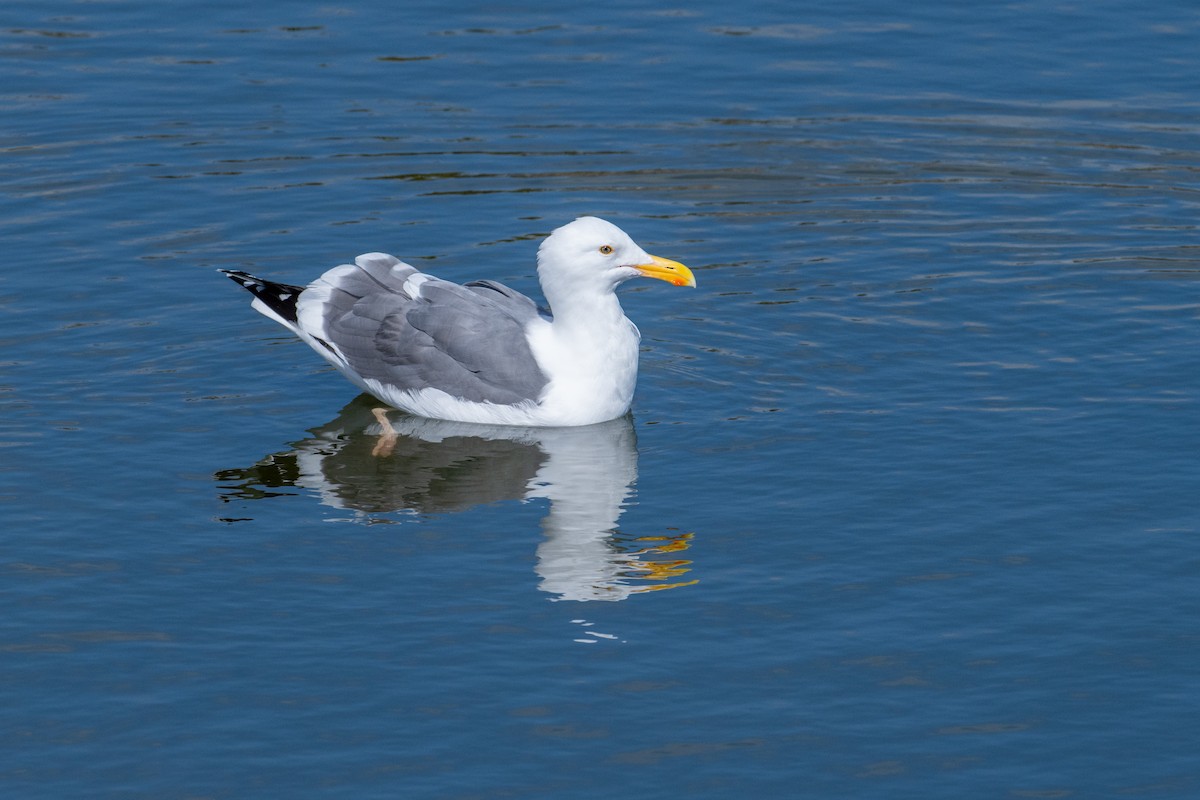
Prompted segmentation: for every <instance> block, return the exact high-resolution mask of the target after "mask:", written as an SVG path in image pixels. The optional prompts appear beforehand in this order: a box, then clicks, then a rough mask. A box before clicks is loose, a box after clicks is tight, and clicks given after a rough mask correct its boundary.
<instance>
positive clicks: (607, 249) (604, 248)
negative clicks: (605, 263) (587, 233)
mask: <svg viewBox="0 0 1200 800" xmlns="http://www.w3.org/2000/svg"><path fill="white" fill-rule="evenodd" d="M612 251H613V249H612V245H611V244H602V245H600V252H601V253H604V255H606V256H610V255H612Z"/></svg>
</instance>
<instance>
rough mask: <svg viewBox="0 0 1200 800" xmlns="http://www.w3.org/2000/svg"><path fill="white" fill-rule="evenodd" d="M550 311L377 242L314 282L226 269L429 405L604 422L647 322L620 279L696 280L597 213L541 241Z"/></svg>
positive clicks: (366, 377) (423, 411)
mask: <svg viewBox="0 0 1200 800" xmlns="http://www.w3.org/2000/svg"><path fill="white" fill-rule="evenodd" d="M537 271H538V280H539V282H540V283H541V286H542V293H543V294H544V295H545V299H546V302H547V304H548V305H549V307H550V310H549V312H548V313H543V312H541V311H539V309H538V306H537V304H536V303H535V302H534V301H533V300H531V299H529V298H528V297H526V296H525V295H523V294H520V293H519V292H516V291H514V290H512V289H510V288H508V287H507V286H504V285H503V284H501V283H497V282H496V281H491V280H478V281H471V282H469V283H465V284H461V285H460V284H457V283H452V282H450V281H446V280H442V279H440V278H436V277H434V276H432V275H428V274H426V273H423V272H420V271H418V270H417V269H416V268H415V267H413V266H411V265H409V264H405V263H404V262H403V261H400V260H399V259H397V258H396V257H394V256H390V255H387V254H385V253H366V254H364V255H361V256H359V257H358V258H356V259H355V260H354V263H353V264H342V265H341V266H337V267H334V268H333V269H331V270H329V271H328V272H326V273H325V274H324V275H322V276H321V277H320V278H318V279H317V280H315V281H313V282H312V283H310V284H309V285H308V286H293V285H289V284H283V283H275V282H273V281H266V280H263V279H261V278H257V277H255V276H253V275H250V274H248V273H246V272H241V271H237V270H221V272H223V273H225V274H226V275H228V276H229V277H230V278H231V279H233V280H234V281H237V282H238V283H239V284H241V285H242V286H244V287H245V288H246V289H248V290H249V291H250V292H251V293H252V294H253V295H254V301H253V302H252V303H251V307H253V308H254V309H255V310H256V311H258V312H259V313H261V314H263V315H265V316H267V317H270V318H271V319H273V320H275V321H276V322H278V323H280V324H281V325H283V326H284V327H285V328H287V329H288V330H290V331H292V332H293V333H295V334H296V335H297V336H299V337H300V339H301V340H303V341H304V342H305V343H306V344H308V345H309V346H310V347H312V349H313V350H315V351H316V352H317V353H319V354H320V355H321V356H322V357H323V358H324V359H325V360H326V361H328V362H329V363H330V364H332V365H333V366H334V367H335V368H337V370H338V371H339V372H341V373H342V374H343V375H345V376H346V377H347V378H348V379H349V380H350V381H351V382H352V383H354V384H355V385H356V386H358V387H359V388H361V389H362V390H364V391H366V392H367V393H369V394H371V395H372V396H374V397H375V398H376V399H378V400H380V401H381V402H383V403H385V404H387V405H389V406H392V407H394V408H398V409H401V410H403V411H407V412H409V413H410V414H415V415H417V416H421V417H429V418H433V419H441V420H450V421H454V422H473V423H483V424H490V425H526V426H542V427H567V426H577V425H592V424H595V423H598V422H604V421H607V420H610V419H615V418H617V417H620V416H622V415H623V414H625V413H626V412H627V411H628V410H629V407H630V404H631V403H632V401H633V391H634V386H635V384H636V383H637V365H638V343H639V341H640V340H641V334H640V333H639V332H638V329H637V326H635V325H634V324H633V323H632V322H630V321H629V319H628V318H627V317H626V316H625V312H624V310H622V308H621V303H620V301H619V300H618V299H617V295H616V288H617V287H618V286H620V285H621V284H622V283H624V282H625V281H627V280H629V279H631V278H637V277H647V278H657V279H659V280H664V281H667V282H669V283H672V284H674V285H676V286H693V287H694V286H695V285H696V278H695V276H694V275H693V274H692V271H691V270H690V269H688V268H687V267H685V266H684V265H683V264H680V263H679V262H677V261H671V260H669V259H666V258H659V257H658V256H652V255H650V254H649V253H647V252H646V251H645V250H643V249H642V248H641V247H639V246H638V245H637V244H636V243H635V242H634V241H633V239H631V238H630V237H629V235H628V234H627V233H625V232H624V231H623V230H621V229H620V228H618V227H617V226H616V225H613V224H612V223H611V222H607V221H605V220H602V219H599V218H597V217H580V218H579V219H576V220H575V221H574V222H570V223H568V224H566V225H563V226H562V227H560V228H558V229H556V230H554V231H553V232H552V233H551V234H550V235H549V236H548V237H547V238H546V239H545V240H543V241H542V243H541V245H540V246H539V247H538V253H537Z"/></svg>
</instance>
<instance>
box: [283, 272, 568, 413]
mask: <svg viewBox="0 0 1200 800" xmlns="http://www.w3.org/2000/svg"><path fill="white" fill-rule="evenodd" d="M537 314H538V312H537V306H536V305H535V304H534V303H533V301H532V300H530V299H529V298H528V297H525V296H524V295H522V294H520V293H518V292H515V291H513V290H512V289H509V288H508V287H506V286H504V285H502V284H499V283H495V282H493V281H474V282H471V283H468V284H466V285H462V286H460V285H459V284H456V283H451V282H449V281H444V280H440V279H438V278H434V277H432V276H429V275H425V274H422V273H420V272H418V271H417V270H416V269H415V268H413V267H411V266H409V265H408V264H404V263H403V262H401V261H399V260H397V259H395V258H393V257H392V256H386V255H383V254H380V253H369V254H367V255H363V256H359V257H358V258H357V259H355V264H354V265H344V266H341V267H337V268H335V269H333V270H330V271H329V272H327V273H325V275H323V276H322V277H321V278H320V279H319V280H318V281H317V282H315V283H314V284H313V285H312V286H311V287H310V288H309V289H308V290H306V291H305V292H304V294H303V295H302V296H301V299H300V314H299V317H300V324H301V326H302V327H304V328H305V330H306V331H307V332H309V333H310V334H311V335H313V336H315V337H317V338H318V339H321V340H323V341H324V342H325V343H327V345H326V346H329V345H332V348H331V349H336V350H337V351H338V354H339V355H340V356H341V357H342V359H344V360H345V362H346V364H347V366H348V367H349V368H350V369H351V370H353V371H354V372H356V373H357V374H358V375H360V376H362V377H363V378H368V379H373V380H376V381H379V382H380V383H383V384H387V385H391V386H395V387H397V388H399V389H408V390H420V389H428V388H433V389H440V390H442V391H444V392H446V393H447V394H449V395H452V396H454V397H460V398H462V399H464V400H470V401H474V402H490V403H497V404H502V405H511V404H515V403H520V402H523V401H529V400H536V399H537V398H538V396H539V395H540V394H541V392H542V389H543V388H544V387H545V385H546V382H547V380H546V376H545V375H544V374H543V373H542V371H541V368H539V367H538V364H537V361H536V360H535V359H534V357H533V352H532V351H531V350H530V348H529V342H528V340H527V339H526V336H525V328H526V326H527V324H528V323H529V322H530V321H531V320H533V319H534V318H535V317H537Z"/></svg>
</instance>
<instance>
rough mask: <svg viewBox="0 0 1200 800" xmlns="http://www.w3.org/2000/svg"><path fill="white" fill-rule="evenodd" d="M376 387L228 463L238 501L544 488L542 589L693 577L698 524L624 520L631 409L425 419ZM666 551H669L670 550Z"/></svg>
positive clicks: (228, 484) (345, 504)
mask: <svg viewBox="0 0 1200 800" xmlns="http://www.w3.org/2000/svg"><path fill="white" fill-rule="evenodd" d="M377 405H378V404H377V402H376V401H374V400H372V399H371V398H368V397H366V396H365V395H364V396H362V397H360V398H358V399H356V400H354V401H353V402H351V403H350V404H349V405H347V406H346V407H345V408H344V409H342V411H341V413H339V414H338V416H337V418H336V419H334V420H332V421H331V422H329V423H327V424H325V425H322V426H321V427H319V428H314V429H313V430H311V431H310V433H311V434H312V435H311V436H310V437H309V438H306V439H303V440H302V441H299V442H295V443H294V444H293V446H292V449H290V450H287V451H284V452H281V453H275V454H273V455H270V456H267V457H266V458H264V459H262V460H261V461H259V462H258V463H257V464H255V465H254V466H252V467H248V468H245V469H230V470H223V471H221V472H218V473H217V475H216V478H217V480H218V481H220V482H221V483H222V492H223V494H222V497H223V499H225V500H227V501H233V500H253V499H261V498H265V497H271V496H274V495H279V494H286V493H288V492H287V490H288V489H289V488H299V489H306V490H309V491H312V492H314V493H315V494H316V495H317V496H318V497H319V498H320V500H321V502H322V503H323V504H325V505H327V506H331V507H334V508H341V509H347V510H351V511H354V512H356V513H358V514H361V515H363V516H364V517H366V518H368V519H370V518H371V515H378V514H386V513H392V512H406V513H412V514H441V513H452V512H458V511H465V510H467V509H470V508H473V507H475V506H478V505H482V504H487V503H494V502H497V501H501V500H527V499H536V498H544V499H546V500H548V501H549V508H548V510H547V513H546V516H545V517H544V518H543V520H542V531H543V534H544V538H543V540H542V542H541V543H540V544H539V545H538V548H537V574H538V576H539V577H540V579H541V581H540V583H539V585H538V588H539V589H541V590H542V591H544V592H548V593H550V594H551V595H554V599H556V600H576V601H586V600H624V599H625V598H626V597H628V596H629V595H631V594H638V593H642V592H648V591H655V590H660V589H673V588H677V587H680V586H688V585H691V584H693V583H695V582H696V581H695V580H687V579H685V577H684V576H685V575H686V574H687V573H688V572H689V570H690V568H691V562H690V561H686V560H679V559H678V558H677V557H675V556H676V554H677V553H679V552H681V551H683V550H686V549H688V547H689V546H690V543H691V534H690V533H679V532H671V533H667V534H665V535H661V536H649V537H636V536H631V535H629V534H626V533H623V532H621V531H620V530H619V529H618V528H617V524H618V521H619V520H620V518H621V513H622V511H623V510H624V508H625V505H626V501H627V500H628V499H629V497H630V496H631V495H632V494H633V490H634V485H635V483H636V482H637V443H636V436H635V434H634V429H633V423H632V420H631V419H630V418H629V417H628V416H625V417H622V418H620V419H615V420H612V421H610V422H604V423H600V424H598V425H589V426H586V427H581V428H524V427H510V426H491V425H478V424H471V423H459V422H445V421H441V420H431V419H424V418H421V417H413V416H409V415H407V414H403V413H401V412H399V411H387V412H385V411H384V410H383V409H379V408H377ZM663 556H666V557H667V558H665V559H664V558H663Z"/></svg>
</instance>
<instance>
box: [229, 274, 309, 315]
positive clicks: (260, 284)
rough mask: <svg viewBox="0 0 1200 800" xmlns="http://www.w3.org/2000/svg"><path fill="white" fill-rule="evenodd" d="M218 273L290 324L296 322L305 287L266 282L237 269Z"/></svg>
mask: <svg viewBox="0 0 1200 800" xmlns="http://www.w3.org/2000/svg"><path fill="white" fill-rule="evenodd" d="M217 272H220V273H222V274H223V275H225V277H227V278H229V279H230V280H232V281H234V282H236V283H237V284H238V285H239V286H241V287H242V288H243V289H246V290H247V291H249V292H250V293H251V294H252V295H254V296H255V297H257V298H258V299H259V300H261V301H262V302H263V304H264V305H266V306H267V308H269V309H271V310H272V311H274V312H275V313H276V314H278V315H279V316H281V317H283V318H284V319H286V320H287V321H288V322H295V321H296V301H298V300H299V299H300V293H301V292H303V291H304V287H303V286H293V285H292V284H289V283H275V282H274V281H264V280H263V279H262V278H258V277H255V276H254V275H251V274H250V273H249V272H242V271H241V270H237V269H219V270H217Z"/></svg>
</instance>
